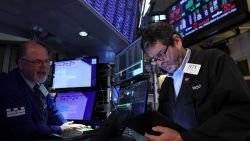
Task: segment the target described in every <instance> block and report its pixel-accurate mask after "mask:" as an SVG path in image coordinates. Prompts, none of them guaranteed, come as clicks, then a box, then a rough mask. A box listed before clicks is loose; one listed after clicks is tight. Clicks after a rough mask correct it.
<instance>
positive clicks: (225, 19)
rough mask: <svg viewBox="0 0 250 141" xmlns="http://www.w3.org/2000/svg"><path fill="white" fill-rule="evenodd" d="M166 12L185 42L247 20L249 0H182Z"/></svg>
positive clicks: (195, 40) (194, 40)
mask: <svg viewBox="0 0 250 141" xmlns="http://www.w3.org/2000/svg"><path fill="white" fill-rule="evenodd" d="M167 11H168V18H169V23H170V24H171V25H173V27H174V29H175V30H176V31H178V32H179V34H180V35H181V36H182V37H183V40H184V43H185V44H186V45H189V44H193V43H195V42H197V41H199V40H201V39H203V38H205V37H209V36H211V35H214V34H215V33H217V32H220V31H221V30H225V29H227V28H229V27H232V26H235V25H236V24H239V23H241V22H243V21H246V20H247V19H248V16H247V15H248V8H247V3H246V0H180V1H177V2H175V3H174V4H173V5H172V6H170V7H169V8H168V10H167Z"/></svg>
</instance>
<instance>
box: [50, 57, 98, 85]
mask: <svg viewBox="0 0 250 141" xmlns="http://www.w3.org/2000/svg"><path fill="white" fill-rule="evenodd" d="M96 66H97V58H83V59H76V60H64V61H57V62H54V68H53V79H52V88H53V89H64V88H86V87H95V86H96Z"/></svg>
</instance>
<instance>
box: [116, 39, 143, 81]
mask: <svg viewBox="0 0 250 141" xmlns="http://www.w3.org/2000/svg"><path fill="white" fill-rule="evenodd" d="M144 71H145V70H144V53H143V50H142V49H141V37H140V38H138V39H137V40H135V41H134V42H133V43H131V44H130V45H129V46H127V47H126V48H124V49H123V50H122V51H121V52H119V53H118V54H116V56H115V82H116V83H117V84H119V83H121V82H124V81H127V80H129V79H132V78H133V79H134V78H135V77H138V76H142V74H143V73H144Z"/></svg>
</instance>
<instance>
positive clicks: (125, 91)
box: [118, 80, 148, 114]
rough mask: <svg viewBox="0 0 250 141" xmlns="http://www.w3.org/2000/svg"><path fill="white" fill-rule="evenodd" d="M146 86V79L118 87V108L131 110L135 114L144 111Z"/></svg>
mask: <svg viewBox="0 0 250 141" xmlns="http://www.w3.org/2000/svg"><path fill="white" fill-rule="evenodd" d="M147 88H148V81H147V80H143V81H139V82H137V83H134V84H131V85H129V86H126V87H122V88H120V90H119V99H118V108H120V109H129V110H132V111H133V112H134V113H135V114H142V113H144V112H145V110H146V106H147V95H148V89H147Z"/></svg>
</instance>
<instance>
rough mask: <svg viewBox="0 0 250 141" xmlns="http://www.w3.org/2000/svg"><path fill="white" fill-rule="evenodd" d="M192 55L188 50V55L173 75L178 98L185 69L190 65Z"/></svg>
mask: <svg viewBox="0 0 250 141" xmlns="http://www.w3.org/2000/svg"><path fill="white" fill-rule="evenodd" d="M190 55H191V50H190V49H187V52H186V55H185V57H184V59H183V61H182V64H181V66H180V67H179V68H178V69H177V70H176V71H175V72H174V73H173V76H172V78H173V80H174V89H175V94H176V97H177V96H178V94H179V91H180V88H181V84H182V80H183V76H184V72H183V69H184V67H185V65H186V63H188V61H189V58H190Z"/></svg>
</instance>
